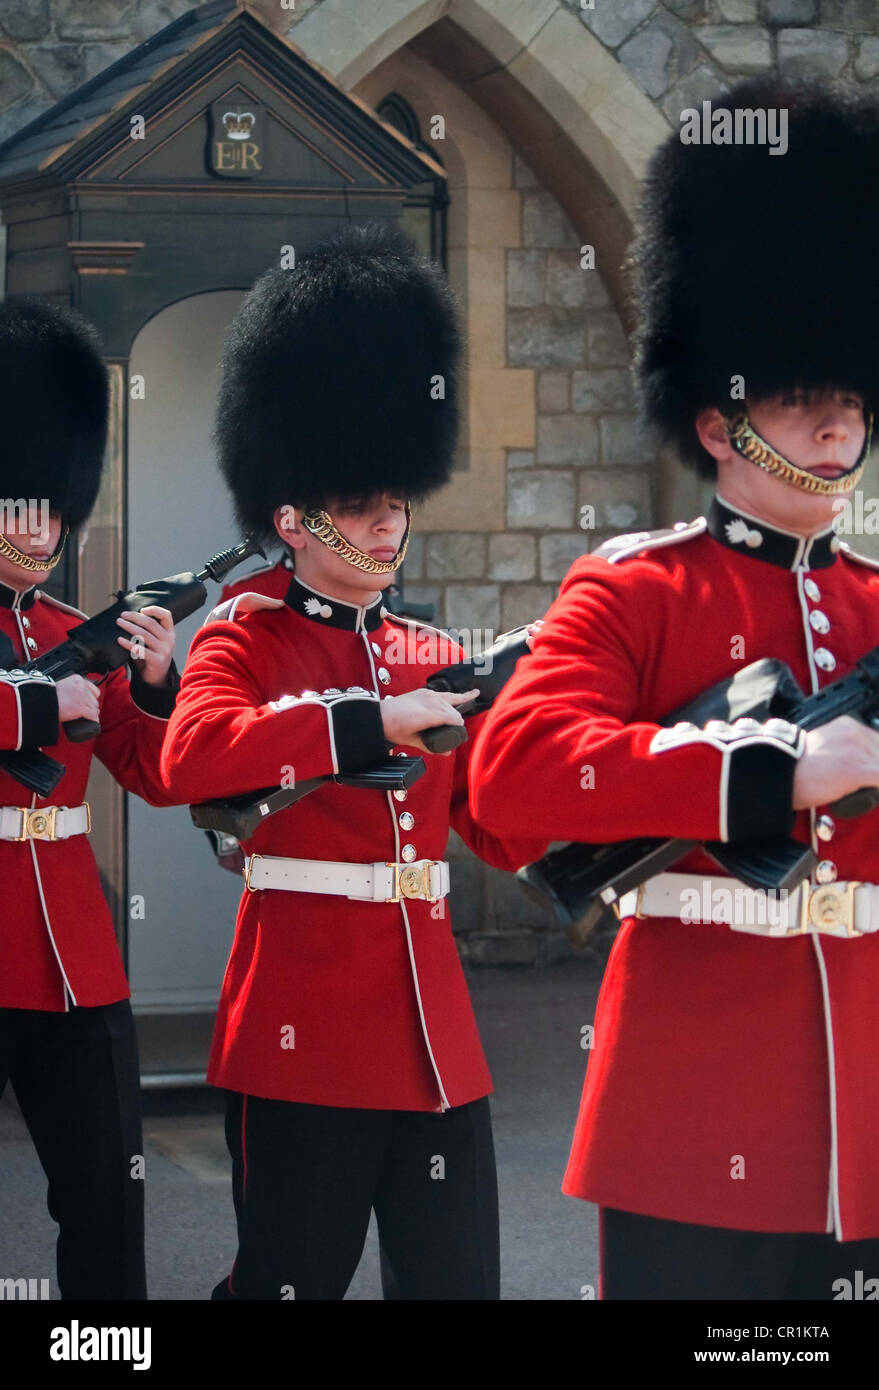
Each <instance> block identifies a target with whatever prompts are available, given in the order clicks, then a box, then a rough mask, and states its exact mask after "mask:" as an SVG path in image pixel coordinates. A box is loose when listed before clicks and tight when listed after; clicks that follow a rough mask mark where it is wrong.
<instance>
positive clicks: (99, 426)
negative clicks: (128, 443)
mask: <svg viewBox="0 0 879 1390" xmlns="http://www.w3.org/2000/svg"><path fill="white" fill-rule="evenodd" d="M107 411H108V383H107V369H106V367H105V365H104V362H103V358H102V356H101V347H100V342H99V340H98V336H97V334H96V332H95V330H94V329H93V328H92V326H91V324H89V323H88V322H87V321H86V320H85V319H84V318H83V317H82V315H81V314H78V313H76V312H75V311H74V310H73V309H67V308H60V307H58V306H56V305H53V304H47V303H45V302H44V301H42V300H39V299H30V298H25V297H15V298H9V299H7V300H5V301H4V302H3V304H0V421H2V425H0V428H2V431H3V445H2V454H0V459H2V461H0V494H2V495H3V497H5V498H9V499H18V498H28V499H30V498H34V499H37V500H41V499H44V498H45V499H47V500H48V503H49V506H50V508H51V510H52V511H59V512H60V513H61V515H62V516H63V518H64V522H65V524H66V525H67V526H70V527H71V528H73V527H76V526H81V525H82V523H83V522H84V521H85V520H86V519H87V518H88V516H89V514H90V512H91V510H92V508H93V507H94V505H95V498H96V497H97V495H98V487H99V486H100V481H101V470H102V467H103V462H104V449H105V446H106V440H107Z"/></svg>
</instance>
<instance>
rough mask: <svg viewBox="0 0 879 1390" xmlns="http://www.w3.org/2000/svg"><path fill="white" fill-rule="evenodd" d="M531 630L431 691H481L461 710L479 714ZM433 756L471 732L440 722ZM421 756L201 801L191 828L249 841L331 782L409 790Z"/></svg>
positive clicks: (431, 681)
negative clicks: (268, 821) (272, 818)
mask: <svg viewBox="0 0 879 1390" xmlns="http://www.w3.org/2000/svg"><path fill="white" fill-rule="evenodd" d="M527 632H528V629H527V627H519V628H515V629H513V630H512V631H511V632H506V633H504V634H503V635H502V636H501V637H499V638H498V639H497V641H496V642H494V643H492V645H491V646H490V647H487V648H486V650H485V651H484V652H483V653H482V654H481V655H480V656H477V657H473V658H472V659H471V660H470V661H461V662H458V663H457V664H456V665H454V666H447V667H445V668H444V669H443V670H442V671H435V672H434V674H433V675H432V676H428V678H427V680H426V682H425V684H426V686H427V687H428V689H430V690H438V691H448V692H450V693H453V694H462V693H463V692H464V691H465V690H478V691H479V694H478V695H477V696H476V697H475V698H474V699H472V700H468V701H467V703H466V704H464V705H459V706H458V709H459V711H460V712H461V714H462V715H463V716H464V717H466V716H467V715H470V714H481V712H482V711H483V710H485V709H488V708H489V706H490V705H491V704H492V703H493V701H494V699H495V697H496V695H497V693H498V691H499V690H500V688H501V686H502V685H503V684H504V683H505V681H507V680H508V679H509V677H510V676H511V675H512V673H513V669H514V667H515V665H516V662H517V661H518V660H519V658H520V657H521V656H523V655H524V654H525V652H527V650H528V647H527V644H526V640H525V639H526V636H527ZM419 737H420V738H422V739H423V741H424V743H425V744H426V745H427V747H428V748H429V749H430V751H431V752H432V753H445V752H447V751H449V750H450V749H452V748H455V747H457V745H458V744H459V743H463V742H464V740H465V739H466V738H467V731H466V729H464V728H463V727H462V726H461V725H460V724H440V725H437V726H436V727H435V728H431V729H423V730H422V731H421V733H420V735H419ZM426 770H427V769H426V767H425V763H424V759H423V758H388V760H387V761H386V762H383V763H379V764H378V765H377V766H376V767H370V768H364V769H363V771H362V772H352V773H347V774H345V775H333V774H328V775H327V776H325V777H310V778H309V779H308V781H306V782H300V783H299V784H298V786H293V787H263V788H261V789H260V790H259V791H250V792H244V793H243V794H242V795H241V796H233V797H224V798H222V799H221V800H217V801H202V802H200V803H199V804H198V805H196V806H190V808H189V814H190V816H191V817H192V823H193V825H195V826H197V827H198V829H199V830H209V831H217V832H219V833H220V834H225V835H234V836H235V838H236V839H237V840H249V839H250V837H251V835H252V834H253V833H254V831H255V830H256V828H257V826H259V825H261V824H262V823H263V821H264V820H265V819H266V818H267V817H268V816H273V815H275V814H276V812H278V811H284V810H286V809H287V807H288V806H292V805H294V804H295V802H297V801H301V800H302V798H303V797H304V796H308V794H309V792H313V791H314V790H315V788H317V787H319V786H322V785H324V784H325V783H327V782H336V783H337V784H338V785H339V786H343V787H362V788H364V789H367V790H369V789H371V790H377V791H396V790H398V789H399V790H405V789H406V788H408V787H410V786H411V785H412V784H413V783H414V782H416V781H417V780H418V778H419V777H421V776H423V774H424V773H425V771H426Z"/></svg>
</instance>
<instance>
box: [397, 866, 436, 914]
mask: <svg viewBox="0 0 879 1390" xmlns="http://www.w3.org/2000/svg"><path fill="white" fill-rule="evenodd" d="M435 863H436V860H434V859H430V860H428V862H427V863H426V864H397V863H393V862H388V861H385V868H387V869H393V871H394V896H393V897H392V898H385V902H386V903H398V902H399V901H400V898H401V897H403V898H426V899H427V901H428V902H432V903H434V902H436V901H437V899H436V898H434V897H431V893H430V871H431V869H432V867H433V865H434V864H435Z"/></svg>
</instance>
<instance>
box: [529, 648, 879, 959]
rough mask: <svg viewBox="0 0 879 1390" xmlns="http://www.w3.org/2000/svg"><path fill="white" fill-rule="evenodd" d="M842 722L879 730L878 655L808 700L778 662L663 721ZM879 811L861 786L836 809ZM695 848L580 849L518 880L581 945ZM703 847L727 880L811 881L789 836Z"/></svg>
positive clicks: (877, 800) (876, 651) (685, 844)
mask: <svg viewBox="0 0 879 1390" xmlns="http://www.w3.org/2000/svg"><path fill="white" fill-rule="evenodd" d="M843 714H850V715H853V716H855V717H856V718H859V719H862V720H863V721H864V723H866V724H869V725H870V726H871V727H872V728H875V729H879V647H874V648H873V649H872V651H869V652H867V654H866V656H864V657H862V658H861V660H860V661H859V662H858V663H857V665H856V666H855V668H854V670H852V671H851V672H850V673H849V674H848V675H847V676H843V677H841V678H840V679H839V680H837V681H834V682H833V684H832V685H828V686H826V687H825V688H824V689H823V690H819V691H818V692H817V693H816V694H814V695H808V696H806V695H804V694H803V692H802V690H801V689H800V687H799V685H798V684H797V682H796V679H795V678H794V675H793V673H792V672H791V670H790V667H789V666H787V665H785V663H784V662H782V661H776V660H774V659H772V658H764V659H763V660H761V661H755V662H752V663H751V665H749V666H745V667H743V669H742V670H741V671H739V672H738V673H737V674H736V675H735V676H733V677H731V678H730V679H728V680H724V681H720V682H718V684H717V685H714V686H712V687H711V688H710V689H709V690H707V691H705V692H703V694H702V695H700V696H698V697H697V698H696V699H695V700H694V701H692V703H690V704H688V705H685V706H683V707H682V708H681V709H679V710H675V711H674V712H673V713H672V714H669V715H667V716H666V718H665V719H663V720H662V721H660V722H661V723H662V724H663V725H665V726H666V727H669V726H670V725H672V724H677V723H678V722H679V721H681V720H686V721H687V722H688V723H692V724H697V725H699V726H700V727H704V725H705V724H707V723H708V721H709V720H712V719H720V720H723V721H724V722H725V723H730V722H732V721H733V720H735V719H741V718H750V719H755V720H758V721H759V722H760V723H765V721H766V720H768V719H784V720H786V721H787V722H789V723H792V724H797V725H799V727H800V728H801V729H806V730H808V729H817V728H819V727H820V726H821V725H823V724H829V723H830V721H831V720H832V719H837V718H839V716H840V715H843ZM876 805H879V790H877V788H875V787H863V788H861V790H860V791H856V792H852V793H850V795H848V796H844V797H841V798H840V799H839V800H838V801H836V802H834V803H833V806H832V807H831V809H832V810H833V811H835V812H836V814H837V815H839V816H842V817H845V818H849V817H853V816H860V815H863V814H864V813H865V812H866V811H870V810H872V809H873V808H874V807H875V806H876ZM697 844H698V841H695V840H668V839H666V840H664V839H660V838H647V837H642V838H640V839H636V840H625V841H622V842H621V843H618V844H603V845H598V844H596V845H592V844H577V843H574V844H569V845H565V846H563V847H562V848H561V849H557V850H551V851H550V852H549V853H548V854H546V855H544V857H543V858H542V859H540V860H538V861H537V863H535V864H526V865H525V866H524V867H523V868H521V869H520V870H519V871H518V875H517V877H518V878H519V880H520V882H521V884H522V887H523V889H524V890H525V893H526V894H527V895H528V897H529V898H531V899H532V900H533V901H535V902H538V903H540V904H541V905H542V906H544V907H549V909H550V910H551V911H552V913H553V915H554V917H555V920H556V921H557V922H558V924H559V925H560V926H563V927H566V928H567V929H568V931H569V934H571V935H572V939H575V940H577V941H578V942H582V941H583V940H585V937H586V936H587V935H588V933H589V932H590V931H591V930H592V928H593V927H594V926H595V924H596V922H597V921H598V919H599V917H600V916H601V914H602V912H603V911H605V909H606V908H607V907H610V906H611V905H612V904H614V903H615V902H617V900H618V899H619V898H620V897H621V896H622V895H623V894H624V893H627V892H629V890H630V889H633V888H637V887H638V886H639V885H640V884H642V883H644V882H645V880H646V879H648V878H650V877H652V875H653V874H656V873H661V872H662V870H663V869H665V868H667V867H668V866H669V865H670V864H673V863H675V861H676V860H678V859H680V858H681V857H682V856H683V855H685V854H688V853H689V852H690V850H692V849H695V848H696V846H697ZM703 848H704V849H706V850H707V851H708V853H709V854H710V855H711V856H712V858H714V859H715V860H716V861H717V862H718V864H720V865H721V867H722V868H724V869H726V871H727V873H728V874H729V875H730V876H731V877H733V878H737V879H741V880H742V882H743V883H746V884H748V886H749V887H751V888H759V889H764V890H769V891H775V892H777V891H779V890H780V889H791V888H794V887H796V886H797V884H799V883H800V882H801V881H802V880H803V879H804V878H808V877H809V875H810V874H811V872H812V869H813V868H814V867H815V863H816V859H815V855H814V853H813V851H812V849H811V847H810V846H809V845H804V844H802V843H800V842H799V841H797V840H793V839H790V838H788V837H786V836H775V837H772V838H769V839H766V840H740V841H737V842H736V843H733V844H722V843H721V842H720V841H715V840H711V841H707V842H706V843H705V844H704V846H703Z"/></svg>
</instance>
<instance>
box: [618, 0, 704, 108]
mask: <svg viewBox="0 0 879 1390" xmlns="http://www.w3.org/2000/svg"><path fill="white" fill-rule="evenodd" d="M699 56H700V53H699V45H698V43H697V41H696V39H695V38H694V37H693V34H692V32H691V31H690V29H689V28H688V27H687V25H686V24H683V23H681V21H680V20H679V19H675V18H674V16H673V15H670V14H663V13H659V14H656V15H655V16H654V17H653V18H652V19H651V20H650V21H649V23H647V24H645V26H644V28H643V29H639V30H638V32H637V33H636V34H634V35H633V36H632V38H630V39H628V40H627V41H626V43H624V44H623V46H622V48H620V49H619V50H618V51H617V57H618V58H619V60H620V62H621V63H622V64H623V66H624V67H626V68H628V70H629V71H630V72H631V73H632V75H633V76H634V77H635V79H636V80H637V82H638V85H639V86H640V87H641V89H642V90H643V91H645V92H646V93H647V95H648V96H649V97H661V96H662V95H663V93H664V92H667V91H668V89H669V87H670V86H671V85H672V83H673V82H677V80H678V78H680V77H683V76H684V75H685V74H686V73H688V72H689V71H690V69H691V68H692V66H693V64H694V63H695V62H696V61H697V60H698V58H699Z"/></svg>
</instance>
